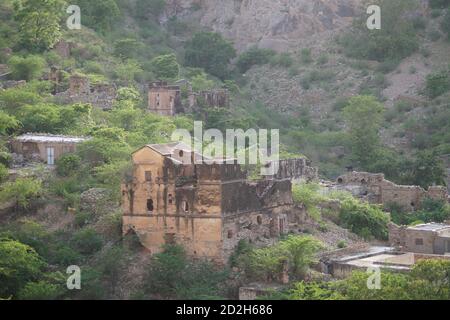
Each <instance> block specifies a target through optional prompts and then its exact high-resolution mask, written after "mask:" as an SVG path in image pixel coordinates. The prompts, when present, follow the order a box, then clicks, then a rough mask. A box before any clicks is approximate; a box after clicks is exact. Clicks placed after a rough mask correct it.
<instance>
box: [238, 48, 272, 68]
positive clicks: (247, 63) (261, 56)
mask: <svg viewBox="0 0 450 320" xmlns="http://www.w3.org/2000/svg"><path fill="white" fill-rule="evenodd" d="M274 55H275V52H274V51H273V50H270V49H260V48H258V47H256V46H254V47H251V48H250V49H248V50H247V51H245V52H243V53H241V55H240V56H239V58H238V60H237V63H236V65H237V67H238V68H239V71H240V72H241V73H245V72H247V71H248V70H249V69H250V68H251V67H252V66H255V65H263V64H266V63H269V62H270V59H271V58H272V57H273V56H274Z"/></svg>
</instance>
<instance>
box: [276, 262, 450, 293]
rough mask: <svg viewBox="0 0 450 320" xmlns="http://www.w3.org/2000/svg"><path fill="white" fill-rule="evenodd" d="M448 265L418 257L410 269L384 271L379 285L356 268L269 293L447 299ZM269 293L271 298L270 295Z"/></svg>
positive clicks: (369, 274) (449, 264) (368, 275)
mask: <svg viewBox="0 0 450 320" xmlns="http://www.w3.org/2000/svg"><path fill="white" fill-rule="evenodd" d="M449 268H450V263H449V262H448V261H445V260H422V261H419V262H418V263H417V264H416V265H415V266H414V267H413V270H412V272H411V273H409V274H402V273H390V272H382V273H381V283H380V289H376V290H375V289H369V288H368V285H367V283H368V279H369V277H370V276H371V273H365V272H360V271H358V272H354V273H353V274H352V275H351V276H350V277H349V278H347V279H345V280H340V281H335V282H309V283H306V282H298V283H295V284H294V285H293V286H292V288H291V289H288V290H286V291H284V292H281V293H274V294H272V295H271V296H270V297H271V298H275V299H286V300H448V299H449V297H450V296H449V294H450V292H449V288H448V281H449ZM270 297H269V298H270Z"/></svg>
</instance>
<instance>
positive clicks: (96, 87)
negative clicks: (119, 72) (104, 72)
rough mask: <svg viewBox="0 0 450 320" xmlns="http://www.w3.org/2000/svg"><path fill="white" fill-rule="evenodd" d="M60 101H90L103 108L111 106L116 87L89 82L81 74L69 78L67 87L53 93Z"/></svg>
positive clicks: (67, 102)
mask: <svg viewBox="0 0 450 320" xmlns="http://www.w3.org/2000/svg"><path fill="white" fill-rule="evenodd" d="M55 97H57V99H59V100H60V101H61V102H62V103H66V104H69V103H90V104H92V105H93V106H94V107H98V108H101V109H103V110H109V109H111V108H112V106H113V104H114V102H115V100H116V88H115V87H114V86H113V85H110V84H91V83H90V81H89V79H88V78H87V77H85V76H81V75H76V74H75V75H72V76H70V78H69V89H68V90H67V91H64V92H59V93H56V94H55Z"/></svg>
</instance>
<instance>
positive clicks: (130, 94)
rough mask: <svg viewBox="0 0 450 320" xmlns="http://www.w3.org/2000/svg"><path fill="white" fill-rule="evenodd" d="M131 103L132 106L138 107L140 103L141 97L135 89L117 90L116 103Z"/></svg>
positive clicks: (123, 88) (124, 88)
mask: <svg viewBox="0 0 450 320" xmlns="http://www.w3.org/2000/svg"><path fill="white" fill-rule="evenodd" d="M126 100H127V101H131V102H132V103H133V105H134V106H139V105H140V104H141V103H142V97H141V94H140V93H139V91H138V90H136V89H135V88H129V87H122V88H120V89H119V90H117V96H116V101H119V102H121V101H126Z"/></svg>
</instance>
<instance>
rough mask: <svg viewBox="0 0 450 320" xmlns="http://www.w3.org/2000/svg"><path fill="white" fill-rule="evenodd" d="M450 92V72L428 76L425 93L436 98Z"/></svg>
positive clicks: (439, 72) (440, 72) (445, 71)
mask: <svg viewBox="0 0 450 320" xmlns="http://www.w3.org/2000/svg"><path fill="white" fill-rule="evenodd" d="M449 90H450V70H444V71H438V72H436V73H432V74H430V75H428V76H427V79H426V87H425V92H426V93H427V95H428V96H429V97H430V98H436V97H438V96H440V95H442V94H444V93H446V92H447V91H449Z"/></svg>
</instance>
